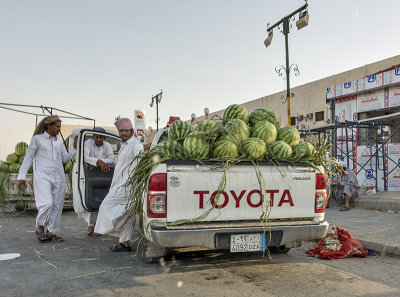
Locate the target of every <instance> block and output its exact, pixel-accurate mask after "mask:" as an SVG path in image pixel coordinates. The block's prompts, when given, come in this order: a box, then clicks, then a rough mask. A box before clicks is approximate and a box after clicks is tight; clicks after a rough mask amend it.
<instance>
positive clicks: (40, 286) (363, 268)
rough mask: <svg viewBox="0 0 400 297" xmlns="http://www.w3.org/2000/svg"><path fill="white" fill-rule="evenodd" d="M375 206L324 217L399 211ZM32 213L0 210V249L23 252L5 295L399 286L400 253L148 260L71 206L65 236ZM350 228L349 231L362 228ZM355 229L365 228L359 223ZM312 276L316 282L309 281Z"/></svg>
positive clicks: (311, 292)
mask: <svg viewBox="0 0 400 297" xmlns="http://www.w3.org/2000/svg"><path fill="white" fill-rule="evenodd" d="M373 213H374V212H370V211H362V210H354V211H353V210H351V211H350V212H346V213H342V212H339V211H338V210H337V209H329V210H328V214H327V217H328V220H332V221H335V223H337V222H339V223H341V224H342V226H343V222H350V221H352V220H353V221H354V220H356V218H364V219H365V218H370V219H373V220H372V222H376V221H382V219H383V218H385V217H387V218H388V219H390V218H391V219H393V218H397V215H394V216H389V215H388V214H383V213H376V217H373V216H372V214H373ZM362 214H363V215H362ZM333 218H335V220H334V219H333ZM34 221H35V213H31V214H30V215H27V216H23V217H0V238H1V240H0V255H1V254H5V253H20V254H21V256H20V257H19V258H17V259H14V260H8V261H0V296H1V297H3V296H4V297H10V296H24V297H28V296H32V297H33V296H35V297H36V296H42V297H43V296H44V297H46V296H49V297H50V296H52V297H53V296H62V297H63V296H97V297H98V296H101V297H109V296H113V297H114V296H115V297H116V296H118V297H120V296H176V295H182V296H232V297H233V296H290V297H292V296H307V297H314V296H321V292H323V295H324V296H342V295H343V296H381V297H383V296H399V294H400V285H399V283H398V275H399V273H400V271H399V267H400V263H399V261H400V259H397V258H389V257H387V256H386V258H385V257H383V256H382V257H381V255H378V257H379V258H378V257H367V258H363V259H359V258H348V259H342V260H336V261H325V260H320V259H317V258H310V257H306V254H305V251H304V249H305V248H312V247H314V246H315V243H310V242H306V243H304V246H303V247H301V248H297V249H292V250H291V251H290V252H289V254H287V255H280V254H274V255H272V258H271V259H270V258H268V257H264V258H263V257H262V255H260V254H259V253H250V254H249V253H245V254H241V253H239V254H231V253H226V252H225V253H224V252H221V251H202V252H192V251H186V252H181V253H178V254H176V255H173V256H169V257H166V258H165V259H164V260H163V261H161V262H160V263H156V264H144V263H143V261H142V260H141V258H140V256H139V255H135V254H133V253H131V254H129V253H111V252H109V250H108V246H109V245H111V244H112V243H113V242H114V240H115V239H114V238H111V237H108V236H102V237H98V238H91V237H88V236H86V226H85V223H84V222H83V220H78V219H77V216H76V214H75V213H74V212H73V211H65V212H64V213H63V217H62V230H61V231H60V233H59V235H62V236H63V237H64V239H65V242H62V243H45V244H42V243H38V242H37V241H36V238H35V234H34V233H33V231H34V227H33V226H34ZM358 223H359V222H358ZM338 225H339V224H338ZM339 226H340V225H339ZM344 227H346V226H344ZM350 227H351V226H350ZM352 230H353V231H354V232H353V231H352ZM352 230H349V232H350V233H351V234H352V233H353V234H352V235H356V234H362V233H357V230H356V229H352ZM358 232H363V230H362V228H360V230H359V231H358ZM369 234H371V233H369ZM372 234H373V233H372ZM367 235H368V234H367ZM367 235H365V236H367ZM375 258H376V259H378V260H379V261H376V259H375ZM45 261H47V263H46V262H45ZM52 265H54V266H52ZM88 275H91V276H88ZM83 276H88V277H83ZM310 283H312V284H313V285H312V286H309V285H307V284H310ZM293 292H296V294H294V293H293Z"/></svg>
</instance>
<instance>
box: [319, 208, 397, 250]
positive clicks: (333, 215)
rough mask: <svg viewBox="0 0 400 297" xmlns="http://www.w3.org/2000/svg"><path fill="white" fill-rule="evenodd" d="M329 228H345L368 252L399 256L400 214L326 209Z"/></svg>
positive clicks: (353, 209)
mask: <svg viewBox="0 0 400 297" xmlns="http://www.w3.org/2000/svg"><path fill="white" fill-rule="evenodd" d="M326 220H327V221H328V222H329V224H330V226H339V227H341V228H345V229H346V230H347V231H348V232H349V233H350V235H351V236H353V237H354V238H356V239H357V240H359V241H360V242H361V243H362V244H363V245H364V246H365V247H366V248H368V249H369V250H374V251H378V252H382V251H384V252H385V253H386V254H392V255H396V256H400V214H398V213H389V212H381V211H376V210H365V209H356V208H352V209H351V210H350V211H339V208H328V209H327V212H326Z"/></svg>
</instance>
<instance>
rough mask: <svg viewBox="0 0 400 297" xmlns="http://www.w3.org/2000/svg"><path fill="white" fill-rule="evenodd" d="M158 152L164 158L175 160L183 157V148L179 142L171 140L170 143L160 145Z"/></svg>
mask: <svg viewBox="0 0 400 297" xmlns="http://www.w3.org/2000/svg"><path fill="white" fill-rule="evenodd" d="M158 150H159V153H160V155H162V156H167V157H171V158H174V159H182V157H183V146H182V145H181V144H180V143H179V141H177V140H171V139H169V140H168V141H165V142H162V143H160V146H159V147H158Z"/></svg>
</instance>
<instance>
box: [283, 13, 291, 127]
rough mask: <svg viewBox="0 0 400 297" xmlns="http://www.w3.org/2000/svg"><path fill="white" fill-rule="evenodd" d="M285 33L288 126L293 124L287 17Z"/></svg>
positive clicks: (285, 19)
mask: <svg viewBox="0 0 400 297" xmlns="http://www.w3.org/2000/svg"><path fill="white" fill-rule="evenodd" d="M283 34H285V51H286V102H287V116H288V126H291V124H292V121H291V116H290V95H291V94H290V68H289V40H288V34H289V19H288V17H285V18H284V19H283Z"/></svg>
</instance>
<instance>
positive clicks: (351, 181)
mask: <svg viewBox="0 0 400 297" xmlns="http://www.w3.org/2000/svg"><path fill="white" fill-rule="evenodd" d="M339 164H340V165H339V166H338V170H337V171H338V172H337V173H336V175H335V176H334V177H333V178H332V182H331V197H333V198H335V199H336V200H337V201H338V202H339V203H341V204H343V205H342V207H341V208H340V210H341V211H347V210H350V199H353V198H356V197H358V190H359V189H360V186H359V185H358V180H357V177H356V175H355V174H354V172H353V171H351V170H348V169H347V164H346V163H345V162H343V161H339Z"/></svg>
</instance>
